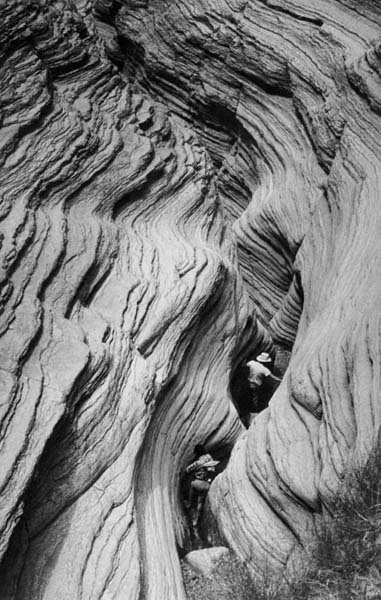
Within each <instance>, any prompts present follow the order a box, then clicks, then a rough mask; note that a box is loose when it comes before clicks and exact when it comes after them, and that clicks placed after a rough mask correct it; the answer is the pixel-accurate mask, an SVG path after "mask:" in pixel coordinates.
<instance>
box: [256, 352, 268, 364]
mask: <svg viewBox="0 0 381 600" xmlns="http://www.w3.org/2000/svg"><path fill="white" fill-rule="evenodd" d="M257 361H258V362H261V363H269V362H271V356H270V354H269V353H268V352H261V354H260V355H259V356H257Z"/></svg>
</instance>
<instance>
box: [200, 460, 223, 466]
mask: <svg viewBox="0 0 381 600" xmlns="http://www.w3.org/2000/svg"><path fill="white" fill-rule="evenodd" d="M219 463H220V461H219V460H209V461H208V462H207V463H204V464H203V465H202V466H203V467H215V466H216V465H218V464H219Z"/></svg>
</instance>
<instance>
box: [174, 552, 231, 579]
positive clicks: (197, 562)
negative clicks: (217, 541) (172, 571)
mask: <svg viewBox="0 0 381 600" xmlns="http://www.w3.org/2000/svg"><path fill="white" fill-rule="evenodd" d="M227 556H229V549H228V548H225V546H212V547H211V548H203V549H201V550H192V552H188V554H186V555H185V557H184V561H185V562H186V564H188V565H189V566H190V567H191V568H192V569H193V570H194V571H195V572H196V573H198V574H200V575H203V576H204V577H210V576H211V575H213V572H214V571H215V570H216V568H217V566H218V563H219V561H221V559H223V558H226V557H227Z"/></svg>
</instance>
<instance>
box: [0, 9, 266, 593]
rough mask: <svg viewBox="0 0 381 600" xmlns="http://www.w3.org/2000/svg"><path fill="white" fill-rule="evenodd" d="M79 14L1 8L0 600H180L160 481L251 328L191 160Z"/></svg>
mask: <svg viewBox="0 0 381 600" xmlns="http://www.w3.org/2000/svg"><path fill="white" fill-rule="evenodd" d="M90 8H91V7H90ZM78 10H80V11H82V15H81V14H80V12H78ZM78 10H77V9H76V8H75V6H74V5H73V4H72V3H69V2H59V1H57V2H50V1H49V2H48V1H47V2H43V1H41V2H32V3H30V2H27V1H25V2H16V1H11V2H7V3H6V4H4V3H3V4H2V5H1V14H0V17H1V27H0V35H1V39H0V52H1V57H0V64H1V70H0V77H1V94H2V97H1V105H2V111H3V112H2V120H1V138H0V139H1V147H2V148H1V150H2V151H1V160H2V170H1V190H2V205H1V232H2V234H1V261H2V262H1V268H2V293H1V303H2V304H1V306H2V317H1V318H2V320H1V358H2V361H1V456H2V460H1V497H2V502H1V510H0V532H1V536H0V540H1V553H2V557H3V561H2V567H1V575H0V588H1V590H0V597H1V598H18V599H21V598H22V599H25V600H26V599H27V598H30V599H33V600H35V599H37V598H46V599H53V598H61V599H63V598H67V599H69V598H70V599H73V598H83V599H84V598H88V599H89V600H90V599H91V600H95V599H96V598H103V599H104V598H138V597H140V594H141V593H143V591H144V590H146V591H147V597H160V598H181V597H183V591H182V582H181V577H180V569H179V562H178V557H177V551H176V543H179V544H181V539H182V537H183V536H184V522H183V521H182V520H181V519H180V520H179V519H178V520H177V521H176V520H175V519H174V514H175V506H177V510H178V509H179V501H178V497H177V484H178V472H179V471H180V470H181V468H182V466H183V464H184V461H186V460H187V459H188V458H189V456H190V453H191V452H192V447H193V445H194V444H195V443H197V442H201V441H206V442H207V444H208V445H209V446H213V447H218V446H224V445H225V446H227V447H228V448H230V447H231V446H232V445H233V442H234V440H235V439H236V437H237V435H238V434H239V432H240V431H241V428H242V426H241V424H240V421H239V419H238V417H237V413H236V411H235V409H234V406H233V404H232V402H231V400H230V397H229V391H228V384H229V373H230V369H231V365H232V363H233V361H234V360H235V356H236V354H237V352H238V351H239V349H240V348H241V347H242V346H243V345H244V344H246V343H247V342H248V340H249V341H250V343H251V344H252V345H254V346H255V345H257V346H258V347H259V346H260V345H261V344H262V343H263V342H264V340H265V333H264V330H263V328H261V327H260V326H258V325H256V323H255V321H254V320H253V319H252V318H251V317H250V311H249V309H248V302H247V298H246V297H245V295H244V293H243V291H242V283H241V280H240V278H239V276H238V274H237V269H236V249H235V245H234V243H233V237H232V234H231V230H230V228H228V227H227V225H226V222H225V219H224V216H223V207H222V205H221V202H220V200H219V198H218V194H217V193H216V190H215V187H214V184H213V181H212V176H213V167H212V164H211V162H210V160H209V159H208V157H207V156H206V153H205V150H204V149H203V148H202V146H200V144H199V142H198V141H197V139H196V137H195V136H194V134H193V133H192V132H191V131H190V130H188V129H187V128H186V127H184V125H183V124H178V123H177V122H176V120H174V119H169V118H168V116H167V115H166V114H165V112H164V111H163V109H162V108H160V106H158V105H154V104H153V103H152V102H151V101H150V100H148V99H145V98H144V97H143V96H142V95H141V94H136V93H133V91H132V89H131V87H130V86H129V85H128V83H127V81H126V80H125V79H124V78H123V77H121V75H120V74H119V72H118V70H117V69H116V67H115V66H114V65H113V64H112V63H111V62H110V60H109V59H108V58H107V57H106V55H105V52H104V49H103V42H102V41H101V39H100V38H99V36H98V34H97V30H96V27H95V26H94V25H93V24H92V22H91V18H89V14H90V12H89V6H87V5H82V6H80V5H78ZM249 317H250V318H249ZM266 343H268V342H266ZM178 513H179V515H180V517H181V513H180V512H179V510H178ZM176 538H177V542H176ZM141 565H143V566H144V568H143V571H142V572H141ZM163 573H167V575H166V577H163ZM153 586H154V587H153ZM155 586H156V587H155Z"/></svg>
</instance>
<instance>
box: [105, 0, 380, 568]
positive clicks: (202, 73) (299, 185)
mask: <svg viewBox="0 0 381 600" xmlns="http://www.w3.org/2000/svg"><path fill="white" fill-rule="evenodd" d="M114 25H115V28H116V30H117V31H118V32H119V34H120V39H121V44H120V52H121V53H123V49H124V48H129V49H130V50H134V52H133V54H134V59H135V64H134V67H133V69H131V68H130V73H132V75H133V76H134V77H135V80H136V82H137V85H138V86H140V87H142V88H144V89H146V90H148V91H149V92H150V93H151V94H152V95H154V96H155V97H156V98H158V99H161V100H162V101H163V102H164V103H166V104H167V105H169V106H170V107H171V109H172V110H173V112H174V113H176V114H179V115H181V116H182V117H183V118H184V119H185V120H186V121H187V122H189V123H191V124H192V126H193V127H195V129H196V130H197V131H198V133H199V135H200V137H201V139H202V140H203V142H204V144H205V145H206V147H207V148H208V150H209V152H210V154H211V156H212V158H213V160H214V162H215V164H217V166H218V168H219V172H218V174H217V177H216V186H217V189H219V191H220V193H221V195H222V197H223V198H224V202H225V205H226V208H227V212H228V214H229V215H230V216H231V219H232V221H233V228H234V231H235V235H236V239H237V244H238V249H239V263H240V268H241V271H242V273H243V276H244V279H245V282H246V284H247V288H248V290H249V293H250V296H251V298H252V299H253V301H254V303H255V305H256V308H257V311H258V315H259V318H260V320H261V322H262V323H264V324H265V325H266V327H267V328H268V329H269V331H271V333H272V335H273V336H274V339H275V340H276V341H277V342H278V343H280V344H283V345H284V346H286V347H289V348H290V347H293V353H292V359H291V362H290V365H289V368H288V370H287V372H286V374H285V377H284V380H283V382H282V385H281V386H280V388H279V389H278V391H277V393H276V394H275V396H274V397H273V400H272V402H271V404H270V407H269V409H268V411H265V412H264V413H262V414H261V415H260V417H259V418H258V419H256V420H255V422H254V424H253V426H252V427H251V429H250V431H249V432H248V434H247V435H246V436H244V437H243V438H242V439H241V440H240V442H239V443H238V444H237V445H236V447H235V449H234V452H233V455H232V458H231V461H230V463H229V465H228V468H227V470H226V472H225V473H224V474H223V475H222V476H221V477H219V478H218V479H217V481H216V483H215V484H214V486H213V489H212V494H211V501H210V505H211V510H212V512H213V513H214V514H215V516H216V519H217V522H218V524H219V527H220V529H221V530H222V531H223V532H224V533H225V536H226V538H227V540H228V541H229V543H230V544H231V545H232V547H233V548H234V549H235V550H236V551H237V552H238V553H239V554H240V555H241V556H242V557H244V558H245V559H247V560H248V561H249V564H250V565H251V568H252V569H253V571H258V570H261V569H267V568H268V566H269V565H270V566H271V565H272V566H277V565H284V564H287V563H288V561H289V560H290V557H291V556H292V555H293V553H294V550H295V549H298V548H300V546H301V545H303V543H304V541H305V540H306V539H308V537H309V535H310V532H311V529H313V527H314V523H315V520H316V515H318V514H319V513H320V512H321V510H322V505H329V498H330V497H331V495H332V493H333V492H335V491H336V490H337V489H338V486H339V481H340V475H341V474H342V472H343V470H344V469H345V468H347V467H348V466H350V465H351V464H353V463H354V462H356V461H362V460H364V459H365V458H366V457H367V455H368V453H369V451H370V449H371V447H372V445H373V443H374V440H375V438H376V436H377V433H378V430H379V425H380V402H379V391H380V355H379V350H378V348H379V334H378V329H379V327H378V323H379V318H380V309H379V300H378V299H379V296H380V287H379V276H378V273H379V270H380V259H381V255H380V246H379V241H378V237H379V236H378V233H377V232H378V230H379V226H380V222H379V220H380V204H379V202H380V192H379V190H380V174H381V164H380V159H381V154H380V143H379V140H380V126H381V121H380V98H381V80H380V74H381V63H380V43H381V11H380V7H379V5H378V3H377V2H375V1H374V2H372V1H368V2H363V3H361V5H359V4H358V3H355V2H352V1H351V0H345V1H344V0H343V1H323V0H320V1H319V2H314V3H313V6H311V3H309V2H305V1H300V0H298V1H291V2H284V1H282V0H279V1H270V0H269V1H259V0H258V1H253V2H243V1H241V0H231V1H223V0H222V1H219V2H214V1H209V2H208V1H206V2H203V3H202V6H201V5H200V4H199V3H189V2H187V3H185V2H182V1H177V2H160V3H159V2H155V1H151V2H150V3H149V6H148V7H147V6H142V5H140V4H137V3H132V2H125V3H122V4H121V7H120V10H119V12H118V14H117V15H116V17H115V20H114ZM123 44H124V45H123ZM126 62H128V61H127V60H126ZM219 119H220V121H221V125H222V123H223V125H222V126H219ZM226 130H228V132H227V133H226ZM229 134H230V137H229ZM231 207H233V208H231Z"/></svg>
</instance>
